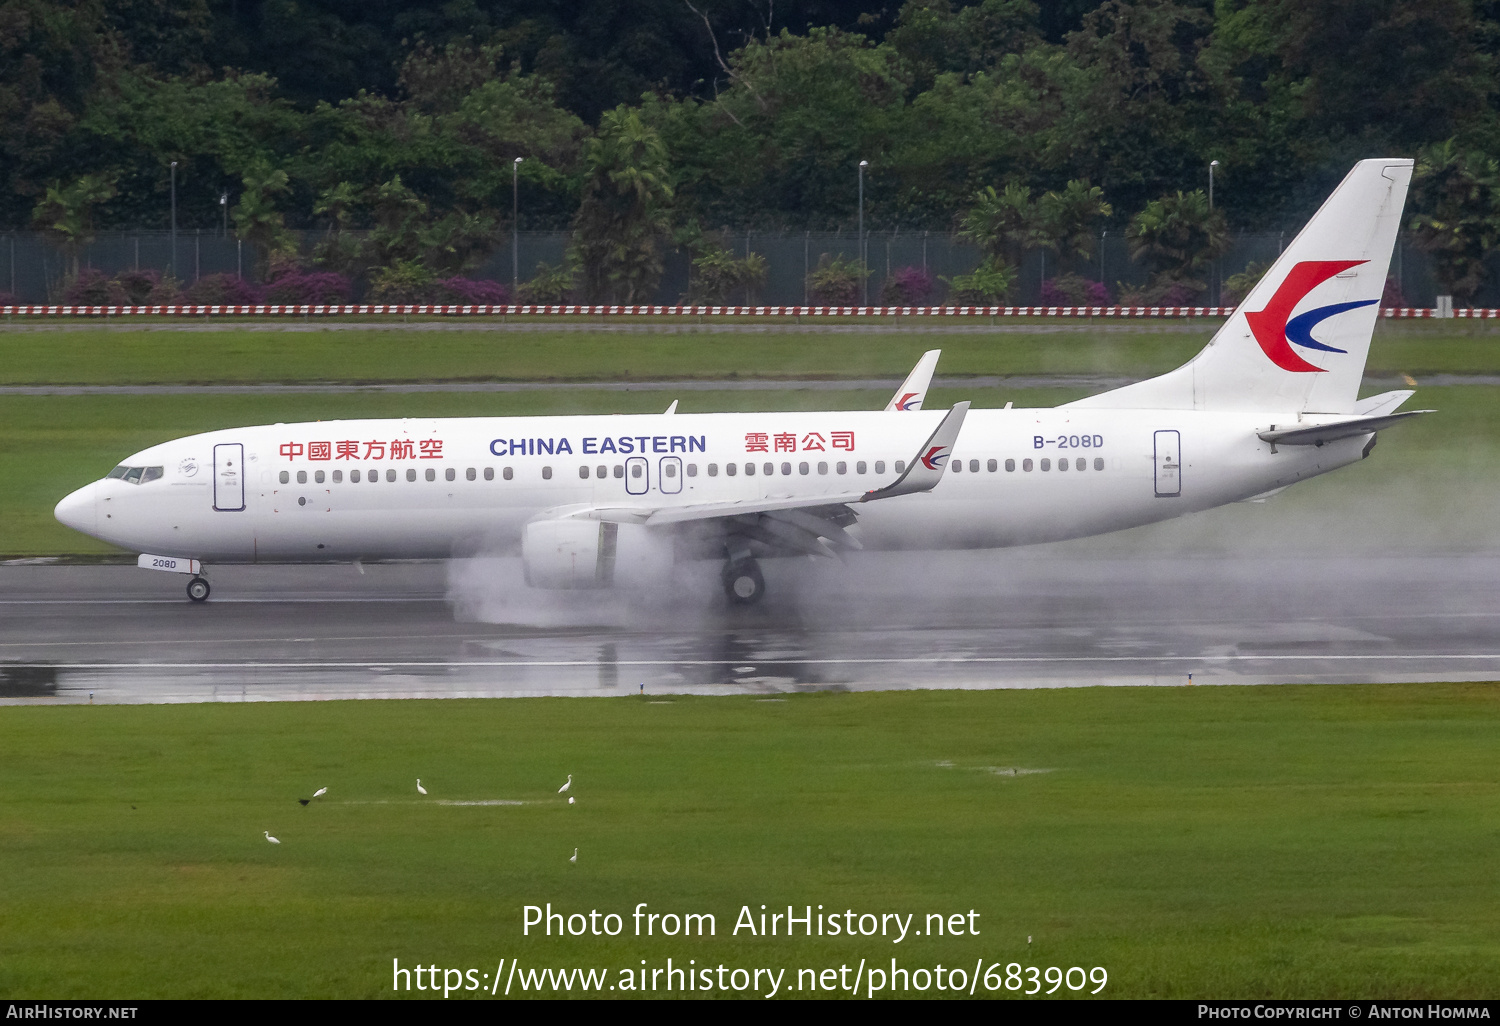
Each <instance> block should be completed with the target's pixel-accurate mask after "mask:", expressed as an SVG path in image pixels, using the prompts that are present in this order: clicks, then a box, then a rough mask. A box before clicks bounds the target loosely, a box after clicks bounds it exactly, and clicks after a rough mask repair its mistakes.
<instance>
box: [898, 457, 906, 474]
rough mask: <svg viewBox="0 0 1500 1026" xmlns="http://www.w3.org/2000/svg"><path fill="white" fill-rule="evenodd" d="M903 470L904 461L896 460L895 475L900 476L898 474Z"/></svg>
mask: <svg viewBox="0 0 1500 1026" xmlns="http://www.w3.org/2000/svg"><path fill="white" fill-rule="evenodd" d="M905 470H906V461H905V460H897V461H896V473H898V474H900V473H902V472H903V471H905Z"/></svg>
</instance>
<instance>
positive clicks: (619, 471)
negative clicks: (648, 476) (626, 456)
mask: <svg viewBox="0 0 1500 1026" xmlns="http://www.w3.org/2000/svg"><path fill="white" fill-rule="evenodd" d="M624 476H625V464H623V463H616V464H615V477H616V478H617V479H618V478H622V477H624Z"/></svg>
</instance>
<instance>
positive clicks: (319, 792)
mask: <svg viewBox="0 0 1500 1026" xmlns="http://www.w3.org/2000/svg"><path fill="white" fill-rule="evenodd" d="M327 793H328V788H326V787H320V788H318V789H317V790H316V791H314V792H313V796H312V798H298V799H297V803H298V804H299V805H301V806H303V807H304V808H305V807H306V806H307V804H308V803H309V802H311V801H312V800H313V798H321V797H323V796H324V795H325V794H327Z"/></svg>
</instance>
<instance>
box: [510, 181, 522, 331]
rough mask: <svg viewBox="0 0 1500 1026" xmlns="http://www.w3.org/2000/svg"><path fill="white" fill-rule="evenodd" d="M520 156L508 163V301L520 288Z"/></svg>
mask: <svg viewBox="0 0 1500 1026" xmlns="http://www.w3.org/2000/svg"><path fill="white" fill-rule="evenodd" d="M520 256H521V158H520V157H517V158H516V159H515V160H513V161H511V163H510V301H511V302H512V303H514V302H516V294H517V293H518V292H519V291H520V290H521V261H520Z"/></svg>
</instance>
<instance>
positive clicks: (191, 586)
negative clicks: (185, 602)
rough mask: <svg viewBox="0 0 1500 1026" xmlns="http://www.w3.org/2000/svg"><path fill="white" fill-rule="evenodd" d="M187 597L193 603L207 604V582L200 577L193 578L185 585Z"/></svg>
mask: <svg viewBox="0 0 1500 1026" xmlns="http://www.w3.org/2000/svg"><path fill="white" fill-rule="evenodd" d="M187 595H188V598H190V599H192V600H193V601H194V602H207V601H208V582H207V581H206V580H204V579H203V578H201V577H194V578H193V579H192V580H191V581H188V583H187Z"/></svg>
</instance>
